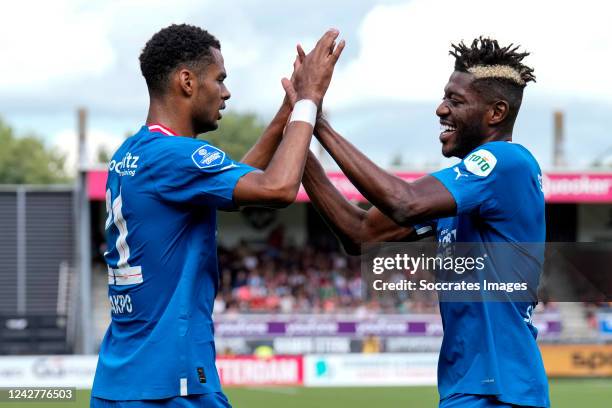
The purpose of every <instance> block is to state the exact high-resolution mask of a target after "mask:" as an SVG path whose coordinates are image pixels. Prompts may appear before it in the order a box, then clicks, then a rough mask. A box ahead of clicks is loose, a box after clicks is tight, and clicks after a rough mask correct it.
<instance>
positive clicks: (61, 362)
mask: <svg viewBox="0 0 612 408" xmlns="http://www.w3.org/2000/svg"><path fill="white" fill-rule="evenodd" d="M97 362H98V356H2V357H0V387H76V388H91V386H92V385H93V378H94V374H95V372H96V364H97Z"/></svg>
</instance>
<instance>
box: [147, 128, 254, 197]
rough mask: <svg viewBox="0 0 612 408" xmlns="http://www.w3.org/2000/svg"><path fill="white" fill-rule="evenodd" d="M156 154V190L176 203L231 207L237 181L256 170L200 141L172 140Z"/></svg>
mask: <svg viewBox="0 0 612 408" xmlns="http://www.w3.org/2000/svg"><path fill="white" fill-rule="evenodd" d="M159 157H160V161H161V163H156V166H155V170H156V173H155V174H154V175H153V177H154V180H155V184H156V187H157V191H158V193H159V195H160V196H161V199H162V200H164V201H169V202H175V203H187V204H201V205H208V206H211V207H217V208H231V207H233V206H234V202H233V194H234V188H235V187H236V184H237V183H238V180H239V179H240V178H241V177H242V176H244V175H245V174H247V173H249V172H251V171H253V170H256V169H255V168H254V167H251V166H249V165H246V164H244V163H240V162H236V161H234V160H232V159H231V158H230V157H229V156H228V155H227V154H226V153H225V152H224V151H223V150H221V149H219V148H218V147H215V146H213V145H211V144H209V143H208V142H205V141H199V140H191V139H190V140H187V141H186V142H183V141H181V142H178V143H173V144H172V145H170V146H167V148H166V149H165V150H164V151H163V152H160V155H159Z"/></svg>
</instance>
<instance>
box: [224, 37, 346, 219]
mask: <svg viewBox="0 0 612 408" xmlns="http://www.w3.org/2000/svg"><path fill="white" fill-rule="evenodd" d="M337 37H338V31H336V30H330V31H328V32H327V33H325V34H324V35H323V37H321V39H320V40H319V42H317V45H316V46H315V48H314V49H313V50H312V51H311V52H310V53H309V54H308V55H307V56H305V58H304V60H303V62H302V64H301V65H300V67H299V70H298V71H297V72H296V73H295V77H294V82H295V90H296V93H297V97H298V98H299V99H310V100H311V101H313V102H314V103H315V104H316V105H317V106H319V105H320V104H321V101H322V99H323V96H324V95H325V92H326V91H327V88H328V87H329V82H330V81H331V76H332V73H333V70H334V66H335V64H336V62H337V61H338V58H339V57H340V54H341V53H342V50H343V49H344V41H341V42H340V43H339V44H338V45H337V46H336V42H335V40H336V38H337ZM283 86H284V87H285V88H287V87H291V86H292V84H291V81H289V79H286V78H284V79H283ZM276 125H277V126H280V120H279V121H278V123H277V124H276ZM312 130H313V128H312V125H311V124H309V123H307V122H302V121H294V122H289V124H287V126H286V128H285V132H284V136H283V138H282V140H281V141H280V143H279V144H278V148H277V149H276V151H275V152H274V155H273V156H272V158H271V159H270V163H269V165H268V166H266V169H265V170H264V171H253V172H250V173H248V174H245V175H244V176H243V177H241V178H240V180H239V181H238V183H237V184H236V187H235V188H234V203H235V204H237V205H238V206H248V205H259V206H268V207H285V206H287V205H289V204H291V203H292V202H293V201H294V200H295V197H296V195H297V192H298V189H299V187H300V181H301V179H302V174H303V172H304V165H305V163H306V157H307V153H308V147H309V145H310V140H311V137H312ZM270 134H271V135H274V132H272V133H270ZM274 143H275V141H274V137H270V138H266V140H265V141H264V144H272V145H273V144H274ZM262 152H263V153H262ZM267 154H269V153H265V151H264V150H260V149H256V151H255V152H254V153H252V154H251V155H248V154H247V160H249V161H251V162H252V163H259V164H262V163H264V164H265V159H266V156H267ZM249 156H250V158H249Z"/></svg>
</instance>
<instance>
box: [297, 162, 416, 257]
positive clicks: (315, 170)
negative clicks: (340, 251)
mask: <svg viewBox="0 0 612 408" xmlns="http://www.w3.org/2000/svg"><path fill="white" fill-rule="evenodd" d="M302 183H303V185H304V188H305V189H306V192H307V193H308V196H309V197H310V200H311V201H312V203H313V204H314V206H315V207H316V208H317V210H318V211H319V214H321V216H322V217H323V219H324V220H325V222H326V223H327V225H328V226H329V227H330V228H331V229H332V231H333V232H334V233H335V234H336V236H337V237H338V239H339V240H340V242H342V246H343V247H344V249H345V250H346V252H347V253H348V254H350V255H358V254H360V253H361V244H363V243H368V242H392V241H402V240H413V239H415V238H416V234H415V232H414V228H413V227H412V226H410V227H402V226H399V225H397V224H396V223H395V222H394V221H393V220H391V219H390V218H389V217H387V216H385V215H384V214H383V213H381V212H380V210H378V209H377V208H376V207H372V208H370V209H369V210H367V211H366V210H364V209H362V208H359V207H358V206H356V205H355V204H352V203H350V202H349V201H348V200H347V199H346V198H344V196H343V195H342V194H341V193H340V192H339V191H338V190H337V189H336V187H335V186H334V185H333V184H332V183H331V181H330V180H329V179H328V178H327V176H326V175H325V170H324V169H323V167H322V166H321V164H320V163H319V161H318V160H317V159H316V157H315V156H314V154H313V153H312V152H309V154H308V160H307V161H306V169H305V171H304V178H303V179H302Z"/></svg>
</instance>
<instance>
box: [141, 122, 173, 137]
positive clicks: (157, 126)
mask: <svg viewBox="0 0 612 408" xmlns="http://www.w3.org/2000/svg"><path fill="white" fill-rule="evenodd" d="M147 127H148V128H149V132H157V133H163V134H164V135H166V136H178V134H177V133H176V132H174V131H173V130H172V129H170V128H167V127H165V126H164V125H161V124H159V123H153V124H152V125H148V126H147Z"/></svg>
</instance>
